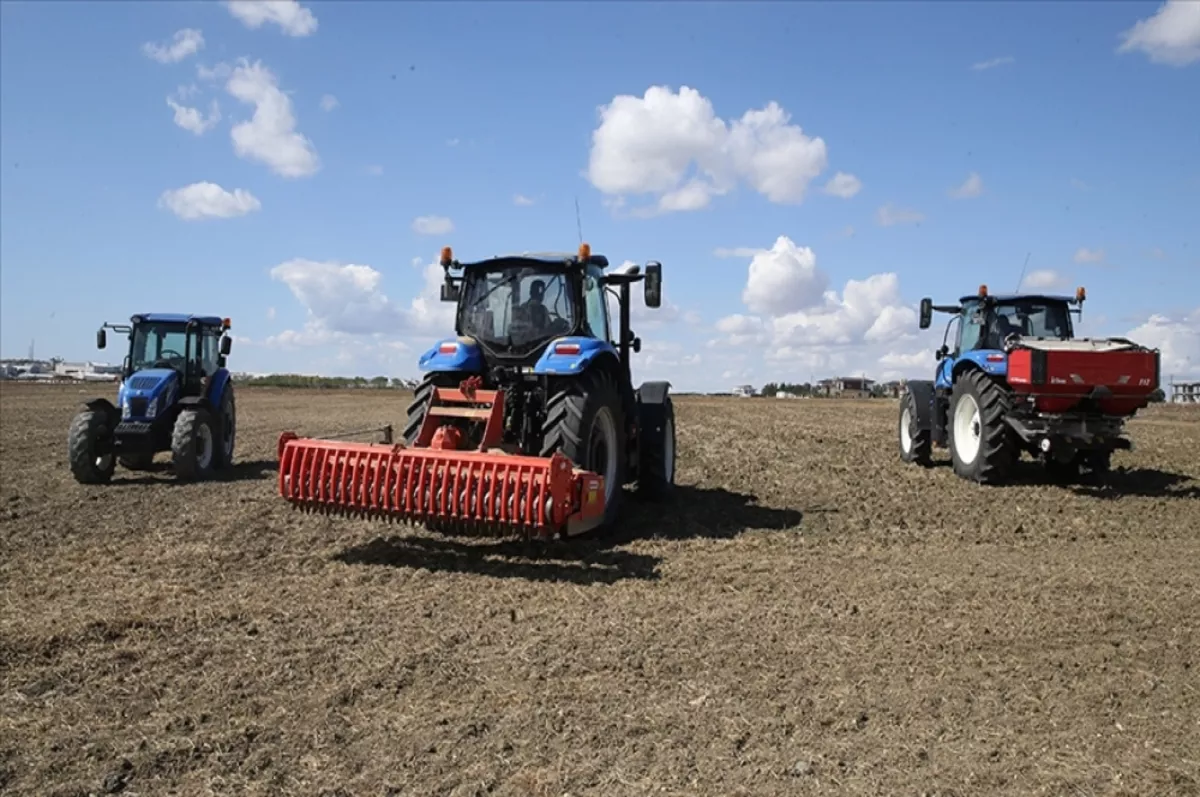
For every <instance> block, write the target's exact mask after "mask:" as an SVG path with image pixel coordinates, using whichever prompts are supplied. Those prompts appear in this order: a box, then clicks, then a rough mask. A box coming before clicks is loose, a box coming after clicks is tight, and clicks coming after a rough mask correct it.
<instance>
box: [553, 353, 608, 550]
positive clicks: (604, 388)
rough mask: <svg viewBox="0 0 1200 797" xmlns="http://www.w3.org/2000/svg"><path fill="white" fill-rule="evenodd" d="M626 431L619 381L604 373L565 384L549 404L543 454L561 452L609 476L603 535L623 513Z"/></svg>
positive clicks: (574, 460)
mask: <svg viewBox="0 0 1200 797" xmlns="http://www.w3.org/2000/svg"><path fill="white" fill-rule="evenodd" d="M625 428H626V427H625V417H624V413H623V412H622V411H621V397H620V394H619V393H618V392H617V386H616V383H615V382H614V381H613V378H612V377H611V376H610V375H609V374H608V373H606V372H604V371H600V370H595V371H588V372H587V373H585V374H583V375H582V376H580V377H578V378H577V379H572V380H569V381H566V382H563V383H560V385H559V386H558V387H557V389H556V390H555V391H554V392H553V393H552V395H551V396H550V400H549V401H547V402H546V419H545V421H544V423H543V425H542V447H541V455H542V456H543V457H549V456H551V455H553V454H554V452H555V451H561V452H562V453H563V455H565V456H566V457H567V458H569V459H570V460H571V461H572V462H574V463H575V464H576V465H577V466H579V467H581V468H586V469H588V470H590V471H592V472H593V473H597V474H599V475H601V476H603V477H604V517H603V518H602V520H601V522H600V524H599V526H598V528H599V529H601V530H603V531H607V530H608V529H609V528H611V527H612V525H613V523H614V522H616V519H617V517H618V516H619V515H620V512H621V498H622V496H623V488H624V485H625V456H626V455H625Z"/></svg>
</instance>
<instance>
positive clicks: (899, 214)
mask: <svg viewBox="0 0 1200 797" xmlns="http://www.w3.org/2000/svg"><path fill="white" fill-rule="evenodd" d="M924 220H925V214H924V213H921V212H920V211H918V210H912V209H910V208H901V207H896V206H895V205H893V204H891V203H888V204H886V205H884V206H883V207H881V208H880V209H879V210H877V211H876V212H875V221H876V222H877V223H878V224H879V226H881V227H894V226H896V225H898V224H920V223H921V222H922V221H924Z"/></svg>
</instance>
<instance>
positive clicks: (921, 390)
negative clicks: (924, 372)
mask: <svg viewBox="0 0 1200 797" xmlns="http://www.w3.org/2000/svg"><path fill="white" fill-rule="evenodd" d="M906 389H907V390H908V392H909V394H910V395H912V397H913V406H914V407H915V408H916V410H917V428H918V429H919V430H921V431H922V432H924V431H928V430H929V429H931V428H933V381H932V380H926V379H912V380H909V382H908V384H907V385H906Z"/></svg>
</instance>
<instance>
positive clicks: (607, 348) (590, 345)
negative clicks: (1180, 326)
mask: <svg viewBox="0 0 1200 797" xmlns="http://www.w3.org/2000/svg"><path fill="white" fill-rule="evenodd" d="M562 348H568V349H570V352H569V353H568V352H560V351H559V349H562ZM606 356H611V357H612V360H613V362H614V363H619V362H620V359H619V358H618V357H617V350H616V349H615V348H613V345H612V344H611V343H609V342H608V341H607V340H600V339H599V338H588V337H583V336H577V335H571V336H568V337H562V338H555V339H554V340H552V341H550V343H548V344H547V345H546V350H545V351H544V352H542V356H541V357H539V358H538V361H537V363H535V364H534V366H533V372H534V373H535V374H539V375H543V376H575V375H576V374H581V373H583V372H584V371H586V370H587V369H588V367H589V366H590V365H591V364H592V363H593V362H599V361H601V360H603V359H605V357H606Z"/></svg>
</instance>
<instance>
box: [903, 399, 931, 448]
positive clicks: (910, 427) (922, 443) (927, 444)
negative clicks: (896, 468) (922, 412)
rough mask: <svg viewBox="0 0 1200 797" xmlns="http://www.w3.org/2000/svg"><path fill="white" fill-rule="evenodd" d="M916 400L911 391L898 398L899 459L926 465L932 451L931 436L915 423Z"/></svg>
mask: <svg viewBox="0 0 1200 797" xmlns="http://www.w3.org/2000/svg"><path fill="white" fill-rule="evenodd" d="M917 418H918V414H917V402H916V400H915V399H914V398H913V394H912V393H905V394H904V395H903V396H902V397H901V398H900V428H899V433H900V459H902V460H903V461H905V462H915V463H917V464H919V465H928V464H929V462H930V455H931V454H932V453H933V436H932V434H931V432H930V430H928V429H922V428H920V426H918V424H917Z"/></svg>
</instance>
